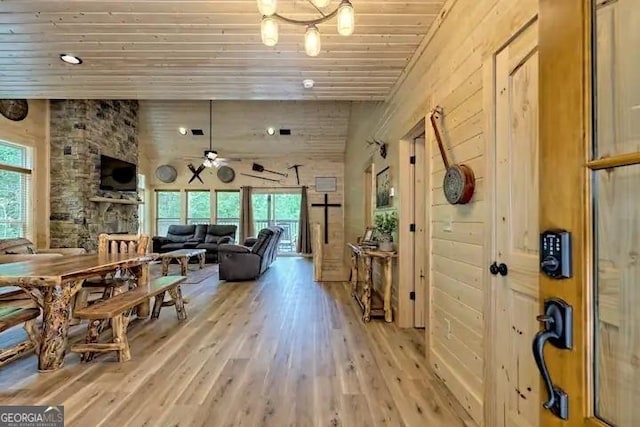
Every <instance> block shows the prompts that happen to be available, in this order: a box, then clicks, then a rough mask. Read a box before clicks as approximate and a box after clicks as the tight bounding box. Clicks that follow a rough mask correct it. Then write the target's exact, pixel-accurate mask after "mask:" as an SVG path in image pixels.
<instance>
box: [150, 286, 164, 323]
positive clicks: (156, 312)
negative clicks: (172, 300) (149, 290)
mask: <svg viewBox="0 0 640 427" xmlns="http://www.w3.org/2000/svg"><path fill="white" fill-rule="evenodd" d="M164 294H165V293H164V292H163V293H161V294H158V295H156V297H155V301H154V303H153V312H152V313H151V318H152V319H157V318H158V317H159V316H160V309H161V308H162V303H163V302H164Z"/></svg>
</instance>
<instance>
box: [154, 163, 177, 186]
mask: <svg viewBox="0 0 640 427" xmlns="http://www.w3.org/2000/svg"><path fill="white" fill-rule="evenodd" d="M177 177H178V172H177V171H176V168H174V167H173V166H171V165H162V166H158V168H157V169H156V178H158V180H159V181H162V182H164V183H165V184H171V183H172V182H174V181H175V180H176V178H177Z"/></svg>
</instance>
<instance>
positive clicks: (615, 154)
mask: <svg viewBox="0 0 640 427" xmlns="http://www.w3.org/2000/svg"><path fill="white" fill-rule="evenodd" d="M540 7H541V10H540V16H541V18H540V22H541V31H540V58H541V63H540V72H541V90H540V101H541V118H540V135H541V149H540V156H541V159H542V160H541V180H540V183H541V188H543V189H544V191H543V192H542V193H541V194H543V198H542V200H541V211H540V212H541V221H540V224H541V228H542V229H543V230H545V229H548V228H554V229H566V230H567V231H569V232H571V250H570V251H568V253H570V254H571V259H569V260H568V261H570V264H571V266H572V272H571V275H570V277H569V278H566V279H562V280H558V279H553V278H551V277H549V276H546V275H542V276H541V280H540V291H541V293H540V296H541V299H542V300H543V302H548V301H550V300H551V299H556V300H557V299H561V300H562V301H564V303H566V304H567V305H569V306H570V307H571V308H572V312H573V322H572V325H569V327H566V328H564V329H565V330H566V331H569V332H570V333H571V335H572V345H571V346H570V348H565V349H560V348H556V347H555V346H554V343H553V342H550V343H547V344H546V347H547V348H546V350H545V351H544V356H545V357H544V361H545V366H544V367H543V369H542V370H544V368H546V370H547V371H548V373H549V378H548V379H549V387H548V388H550V389H551V390H550V391H551V392H552V393H548V392H547V391H546V388H547V387H545V389H543V392H542V393H541V394H542V398H543V402H546V401H547V400H548V399H549V396H550V395H551V394H559V393H564V395H565V396H566V399H565V400H566V402H565V403H566V407H567V410H566V411H565V413H564V414H559V413H558V411H557V410H555V411H551V410H548V409H547V408H545V407H543V406H540V411H541V412H540V414H541V423H540V425H543V426H545V427H546V426H567V425H568V426H583V425H587V426H604V425H612V426H618V427H631V426H638V425H640V405H638V396H639V395H640V362H639V361H640V315H639V314H638V313H639V311H638V307H639V306H640V286H638V284H639V283H638V282H639V280H638V278H639V277H640V262H639V260H638V254H640V192H639V191H638V189H639V188H640V80H639V79H638V69H639V68H640V57H639V56H638V51H640V32H639V31H638V23H639V22H640V3H639V2H638V1H637V0H617V1H615V0H613V1H612V0H606V1H604V0H600V1H595V0H563V1H562V2H558V1H556V0H541V3H540ZM542 309H543V308H542V307H541V310H542ZM565 323H566V322H565ZM540 329H541V330H543V331H548V330H550V329H554V325H549V324H548V323H547V322H544V323H543V324H541V325H540ZM560 329H562V328H560ZM551 332H552V333H555V334H556V335H557V334H558V333H559V332H562V333H565V332H564V331H561V330H560V331H551ZM538 336H540V335H538ZM555 400H556V401H557V400H558V399H555ZM554 403H555V402H554ZM547 406H551V409H557V407H556V406H553V405H547ZM562 415H564V418H565V420H562V419H560V418H561V416H562Z"/></svg>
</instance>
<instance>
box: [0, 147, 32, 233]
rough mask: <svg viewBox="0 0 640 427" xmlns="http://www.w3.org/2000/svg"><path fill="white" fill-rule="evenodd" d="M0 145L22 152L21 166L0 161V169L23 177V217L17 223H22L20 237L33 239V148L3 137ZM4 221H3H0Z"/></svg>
mask: <svg viewBox="0 0 640 427" xmlns="http://www.w3.org/2000/svg"><path fill="white" fill-rule="evenodd" d="M0 145H3V146H7V147H11V148H17V149H19V150H21V151H22V152H23V158H24V161H23V164H22V166H16V165H11V164H9V163H4V162H2V161H0V171H4V172H13V173H18V174H21V175H22V176H23V177H24V178H25V179H23V181H22V200H23V201H24V206H23V209H22V215H23V218H22V220H21V221H19V222H18V223H19V224H22V227H21V228H22V235H21V236H19V237H20V238H25V239H29V240H31V241H33V240H34V239H33V232H34V215H33V207H34V188H33V169H32V165H33V155H34V153H33V148H32V147H30V146H28V145H25V144H19V143H15V142H11V141H7V140H4V139H0ZM0 222H3V223H5V221H0ZM6 223H16V221H6ZM2 238H13V237H2Z"/></svg>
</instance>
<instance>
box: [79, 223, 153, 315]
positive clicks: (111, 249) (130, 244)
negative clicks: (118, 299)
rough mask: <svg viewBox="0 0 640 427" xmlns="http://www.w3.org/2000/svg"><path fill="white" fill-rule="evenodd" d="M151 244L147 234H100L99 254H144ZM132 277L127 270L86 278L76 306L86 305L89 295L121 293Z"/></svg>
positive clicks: (107, 295)
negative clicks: (121, 288)
mask: <svg viewBox="0 0 640 427" xmlns="http://www.w3.org/2000/svg"><path fill="white" fill-rule="evenodd" d="M148 246H149V235H147V234H105V233H103V234H100V235H99V236H98V255H110V254H136V255H144V254H146V253H147V248H148ZM129 282H130V279H129V277H128V276H127V275H126V273H125V272H117V273H116V274H115V275H111V276H100V277H96V278H91V279H87V280H85V282H84V284H83V285H82V289H81V290H80V292H79V293H78V295H77V297H76V304H75V307H76V308H80V307H86V306H87V304H88V303H89V297H90V295H93V294H98V293H101V294H102V297H101V299H106V298H111V296H113V295H114V294H115V293H119V292H118V291H119V288H120V287H121V286H123V285H125V284H129Z"/></svg>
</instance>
